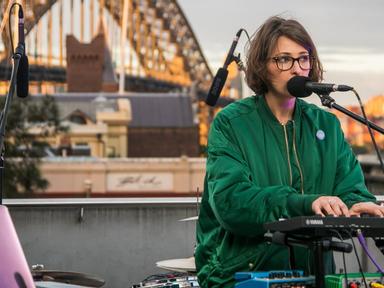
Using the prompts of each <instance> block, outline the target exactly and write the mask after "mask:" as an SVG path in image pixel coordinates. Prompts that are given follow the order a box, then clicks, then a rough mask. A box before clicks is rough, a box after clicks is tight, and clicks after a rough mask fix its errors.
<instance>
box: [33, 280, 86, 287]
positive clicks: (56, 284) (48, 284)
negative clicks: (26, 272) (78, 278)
mask: <svg viewBox="0 0 384 288" xmlns="http://www.w3.org/2000/svg"><path fill="white" fill-rule="evenodd" d="M35 286H36V288H86V286H79V285H72V284H64V283H60V282H52V281H36V282H35ZM88 287H89V286H88Z"/></svg>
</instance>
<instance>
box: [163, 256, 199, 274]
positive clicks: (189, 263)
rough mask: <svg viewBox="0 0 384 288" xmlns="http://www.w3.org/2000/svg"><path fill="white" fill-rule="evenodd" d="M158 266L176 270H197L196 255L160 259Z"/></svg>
mask: <svg viewBox="0 0 384 288" xmlns="http://www.w3.org/2000/svg"><path fill="white" fill-rule="evenodd" d="M156 266H157V267H159V268H163V269H166V270H170V271H176V272H196V265H195V257H189V258H181V259H168V260H163V261H158V262H156Z"/></svg>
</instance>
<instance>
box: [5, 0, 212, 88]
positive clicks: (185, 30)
mask: <svg viewBox="0 0 384 288" xmlns="http://www.w3.org/2000/svg"><path fill="white" fill-rule="evenodd" d="M13 2H15V1H11V0H5V1H2V3H1V4H0V19H2V20H1V26H0V33H1V42H0V50H2V51H1V52H0V61H1V62H2V63H3V65H2V66H1V72H0V76H1V78H0V79H1V80H7V78H6V76H8V74H9V71H8V69H6V67H7V65H6V63H7V61H6V60H7V59H9V57H10V52H11V47H10V41H9V35H8V16H9V13H8V12H9V8H10V6H11V4H12V3H13ZM18 2H20V3H22V4H24V7H25V8H24V10H25V11H26V12H25V14H26V21H25V30H26V35H27V36H26V43H27V51H28V54H29V56H30V63H31V79H32V80H36V81H37V80H38V81H42V82H43V81H48V82H57V83H64V82H65V67H66V51H65V50H66V49H65V36H66V35H68V34H73V35H75V36H76V37H77V38H78V39H79V41H80V42H89V41H90V40H91V39H92V38H93V37H94V36H95V35H96V34H97V33H98V32H99V29H100V25H101V24H102V25H103V26H104V29H105V30H106V38H107V41H108V46H109V47H110V50H111V55H112V61H113V64H114V66H115V69H121V66H123V65H124V71H125V74H126V75H128V76H130V77H137V78H140V79H146V80H148V81H150V80H154V82H155V83H160V82H168V85H169V84H172V85H173V86H175V87H178V86H190V85H192V83H193V84H195V85H197V87H198V88H199V89H202V90H207V89H208V88H209V84H210V82H211V80H212V72H211V71H210V68H209V66H208V63H207V60H206V58H205V57H204V55H203V52H202V49H201V47H200V45H199V43H198V41H197V39H196V37H195V35H194V33H193V31H192V29H191V26H190V24H189V22H188V20H187V19H186V17H185V15H184V13H183V11H182V9H181V8H180V6H179V4H178V3H177V1H176V0H69V1H68V0H23V1H18ZM124 11H126V13H125V12H124ZM124 17H125V18H124ZM11 20H12V21H11V23H15V21H16V20H17V17H11ZM11 26H13V25H12V24H11ZM14 27H15V28H16V26H14ZM123 27H124V28H126V31H122V30H125V29H123ZM14 30H15V31H14V32H17V29H14ZM14 34H16V33H14ZM13 37H14V38H16V37H15V35H13ZM14 42H15V41H14ZM122 43H123V44H122ZM1 44H2V45H1ZM121 45H123V46H121ZM1 46H2V47H1ZM121 48H123V50H124V51H125V54H124V56H123V57H125V58H127V60H126V61H125V63H124V64H123V65H122V63H121V62H122V61H121V57H122V55H121V53H120V52H119V51H121ZM172 85H171V86H172ZM160 86H161V85H160Z"/></svg>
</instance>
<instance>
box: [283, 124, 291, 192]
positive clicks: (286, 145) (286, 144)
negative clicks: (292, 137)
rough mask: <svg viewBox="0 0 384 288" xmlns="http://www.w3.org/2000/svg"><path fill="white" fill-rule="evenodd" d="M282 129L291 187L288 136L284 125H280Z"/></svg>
mask: <svg viewBox="0 0 384 288" xmlns="http://www.w3.org/2000/svg"><path fill="white" fill-rule="evenodd" d="M281 125H282V126H283V129H284V138H285V147H286V148H287V159H288V169H289V182H290V184H289V185H290V186H292V168H291V159H290V157H289V147H288V136H287V129H286V126H285V124H281Z"/></svg>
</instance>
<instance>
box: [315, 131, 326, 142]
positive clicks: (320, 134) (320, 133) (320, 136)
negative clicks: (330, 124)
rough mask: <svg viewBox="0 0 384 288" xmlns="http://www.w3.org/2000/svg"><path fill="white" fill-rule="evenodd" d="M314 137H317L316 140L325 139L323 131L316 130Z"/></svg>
mask: <svg viewBox="0 0 384 288" xmlns="http://www.w3.org/2000/svg"><path fill="white" fill-rule="evenodd" d="M316 137H317V139H319V140H324V138H325V133H324V131H323V130H317V132H316Z"/></svg>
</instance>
